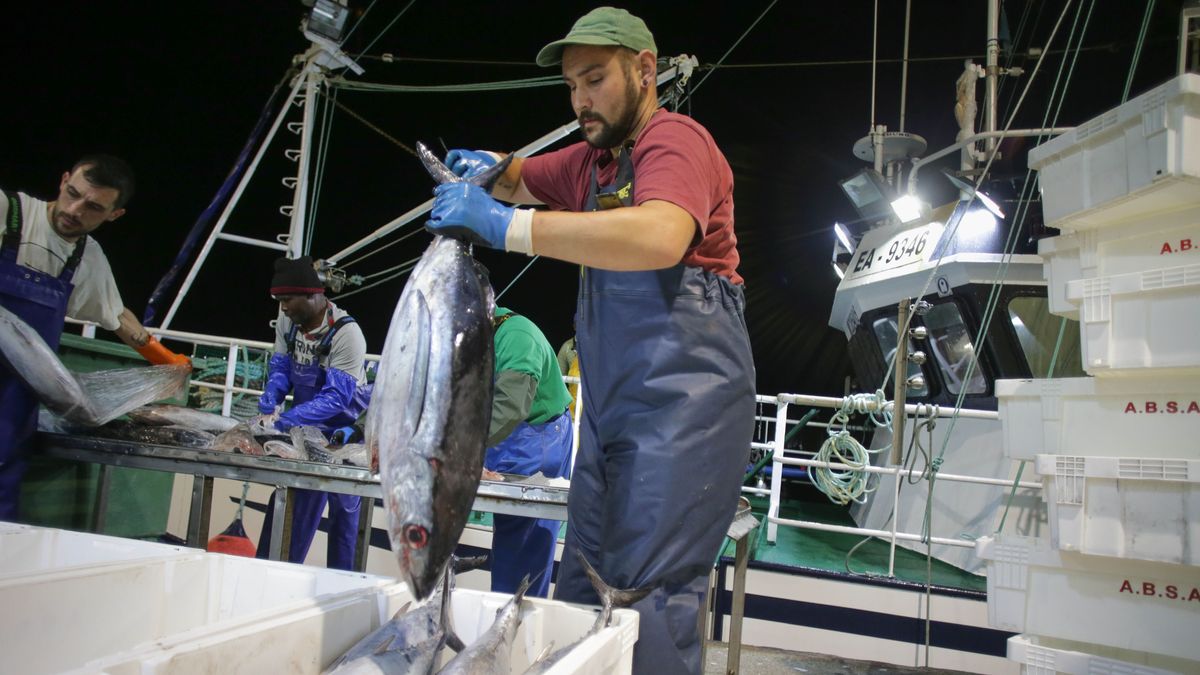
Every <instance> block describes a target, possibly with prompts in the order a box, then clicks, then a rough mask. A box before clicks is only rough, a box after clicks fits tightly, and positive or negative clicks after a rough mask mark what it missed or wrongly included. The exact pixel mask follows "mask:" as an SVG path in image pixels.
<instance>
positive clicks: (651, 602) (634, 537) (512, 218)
mask: <svg viewBox="0 0 1200 675" xmlns="http://www.w3.org/2000/svg"><path fill="white" fill-rule="evenodd" d="M537 62H538V64H539V65H542V66H554V65H559V64H561V68H562V75H563V80H564V81H565V82H566V84H567V88H568V89H569V90H570V92H571V107H572V109H573V110H574V112H575V115H576V117H577V118H578V120H579V125H580V131H581V132H582V134H583V137H584V140H583V141H582V142H579V143H576V144H574V145H571V146H568V147H566V148H563V149H561V150H558V151H555V152H550V153H547V154H544V155H540V156H535V157H529V158H524V159H522V158H514V159H513V161H512V163H511V164H510V165H509V167H508V170H507V171H506V172H505V174H504V175H503V176H502V177H501V178H500V180H499V181H498V182H497V183H496V185H495V187H494V188H493V191H492V194H493V195H494V196H496V197H498V198H500V199H503V200H505V201H508V202H515V203H518V204H545V205H547V206H549V207H550V210H534V209H522V208H514V207H509V206H506V205H504V204H502V203H500V202H498V201H496V200H495V199H493V198H492V196H491V195H488V194H487V193H486V192H485V191H484V190H483V189H482V188H479V187H476V186H473V185H470V184H469V183H447V184H444V185H440V186H438V187H437V189H436V191H435V192H436V195H437V197H436V200H435V202H434V207H433V211H432V213H431V216H430V220H429V222H428V223H427V224H426V227H427V229H429V230H431V231H433V232H435V233H437V234H443V235H450V236H459V237H463V238H465V239H467V240H469V241H472V242H474V243H479V244H483V245H486V246H490V247H492V248H497V249H502V250H507V251H515V252H521V253H524V254H526V255H541V256H547V257H551V258H556V259H559V260H563V261H566V262H570V263H576V264H579V265H581V266H582V267H583V270H582V275H581V277H580V287H579V303H578V314H577V316H576V318H575V321H576V345H577V347H578V350H579V360H580V366H581V379H582V385H581V386H582V388H583V397H584V400H585V401H587V404H586V405H585V406H584V419H583V421H582V423H581V425H580V443H579V451H578V456H577V457H576V465H575V469H574V474H573V475H572V478H571V492H570V497H569V506H568V521H567V522H568V524H567V535H566V547H565V550H564V552H563V555H562V562H561V564H560V566H559V571H558V580H557V587H556V590H555V595H554V597H555V598H556V599H559V600H567V601H571V602H589V603H593V604H595V603H596V602H597V598H596V595H595V593H594V592H593V591H592V588H591V586H590V584H589V582H588V580H587V578H586V576H585V574H584V572H583V569H582V565H581V564H580V563H579V562H578V560H577V558H576V555H577V554H576V552H578V553H579V554H581V555H582V556H583V558H585V559H586V560H587V561H588V562H589V563H590V564H591V565H592V566H593V567H595V569H596V570H597V571H598V572H599V573H600V576H601V577H602V578H603V579H604V581H605V582H607V583H608V584H609V585H611V586H616V587H620V588H651V589H653V591H652V592H651V593H650V595H649V596H647V597H646V598H644V599H643V600H640V601H638V602H637V603H636V604H635V605H634V606H633V607H634V609H636V610H637V611H638V612H639V613H640V615H641V621H640V624H639V629H638V641H637V645H636V646H635V648H634V672H636V673H653V674H654V675H663V674H664V673H683V672H687V673H700V672H702V671H703V664H702V663H700V647H701V644H702V640H703V637H702V636H701V635H700V631H699V628H698V618H699V615H700V612H702V611H704V605H703V600H704V597H705V594H706V591H707V587H708V575H709V572H710V570H711V569H712V564H713V560H714V558H715V557H716V555H717V552H718V550H719V549H720V546H721V543H722V540H723V538H724V536H725V532H726V529H727V528H728V526H729V523H730V521H731V520H732V518H733V515H734V511H735V508H736V503H737V498H738V492H739V489H740V485H741V479H742V474H743V472H744V471H745V467H746V462H747V460H748V458H749V450H750V438H751V434H752V431H753V429H752V427H753V420H754V362H753V359H752V357H751V353H750V341H749V337H748V335H747V333H746V324H745V319H744V309H745V296H744V292H743V282H742V278H741V277H740V276H739V275H738V273H737V266H738V262H739V257H738V252H737V238H736V237H735V236H734V231H733V172H732V171H731V170H730V168H729V163H728V162H727V161H726V159H725V157H724V155H723V154H722V153H721V151H720V150H719V149H718V148H717V145H716V143H715V142H714V141H713V139H712V136H711V135H710V134H709V133H708V131H707V130H706V129H705V128H704V127H703V126H701V125H700V124H699V123H697V122H696V121H694V120H692V119H691V118H689V117H686V116H683V115H679V114H675V113H672V112H669V111H666V110H663V109H660V108H659V106H658V97H657V91H656V85H657V81H656V78H657V74H658V73H657V48H656V46H655V44H654V37H653V35H651V33H650V31H649V29H647V27H646V24H645V23H644V22H643V21H642V20H641V19H639V18H637V17H635V16H633V15H631V14H629V13H628V12H626V11H624V10H620V9H614V8H612V7H600V8H598V9H595V10H593V11H591V12H589V13H588V14H586V15H584V16H583V17H581V18H580V19H579V20H578V21H576V22H575V25H574V26H573V27H572V28H571V30H570V32H569V33H568V34H567V36H566V37H565V38H563V39H561V40H557V41H555V42H551V43H550V44H548V45H546V47H544V48H543V49H542V50H541V51H540V52H539V53H538V56H537ZM498 158H499V155H497V154H494V153H489V152H482V151H471V150H452V151H450V153H449V155H448V156H447V158H446V163H447V164H448V165H449V166H450V167H451V169H453V170H454V171H455V173H457V174H458V175H460V176H470V175H474V174H475V173H477V172H479V171H482V170H483V169H486V168H487V167H488V166H490V165H492V164H494V163H495V162H496V161H497V159H498Z"/></svg>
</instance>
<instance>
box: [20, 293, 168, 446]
mask: <svg viewBox="0 0 1200 675" xmlns="http://www.w3.org/2000/svg"><path fill="white" fill-rule="evenodd" d="M4 368H7V369H8V370H10V371H12V373H13V374H14V375H15V376H16V377H17V378H19V379H20V380H21V381H22V382H24V383H25V386H27V387H28V388H29V389H30V391H32V392H33V393H34V394H36V395H37V397H38V400H39V401H41V402H42V405H44V406H46V408H47V409H48V410H50V411H51V412H53V413H54V414H55V415H58V416H59V417H61V418H62V419H63V420H65V421H67V422H68V423H70V424H76V425H80V426H85V427H97V426H100V425H101V424H104V423H105V422H109V421H111V420H114V419H116V418H118V417H120V416H121V415H124V414H125V413H127V412H129V411H130V410H133V409H134V408H137V407H139V406H142V405H145V404H147V403H150V402H152V401H158V400H160V399H164V398H170V397H172V396H177V395H179V393H180V392H182V391H183V390H184V388H185V387H186V385H187V379H188V373H190V372H191V367H189V366H178V365H172V366H150V367H147V368H118V369H115V370H100V371H96V372H92V373H74V372H71V371H70V370H68V369H67V367H66V366H64V365H63V362H62V360H61V359H59V357H58V354H56V353H55V352H54V350H53V349H50V345H48V344H46V341H45V340H43V339H42V336H41V335H39V334H38V333H37V331H35V330H34V329H33V328H31V327H30V326H29V324H27V323H25V322H24V321H22V320H21V318H20V317H18V316H17V315H15V314H13V313H12V312H10V311H9V310H8V309H6V308H4V307H0V369H4Z"/></svg>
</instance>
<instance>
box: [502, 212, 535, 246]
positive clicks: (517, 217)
mask: <svg viewBox="0 0 1200 675" xmlns="http://www.w3.org/2000/svg"><path fill="white" fill-rule="evenodd" d="M504 249H505V250H506V251H513V252H516V253H524V254H525V255H530V256H531V255H533V209H513V215H512V220H510V221H509V222H508V231H507V232H505V233H504Z"/></svg>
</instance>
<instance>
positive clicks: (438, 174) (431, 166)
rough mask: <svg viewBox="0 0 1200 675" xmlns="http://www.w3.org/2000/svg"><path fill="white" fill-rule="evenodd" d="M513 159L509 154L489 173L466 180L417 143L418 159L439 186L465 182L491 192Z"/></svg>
mask: <svg viewBox="0 0 1200 675" xmlns="http://www.w3.org/2000/svg"><path fill="white" fill-rule="evenodd" d="M512 157H513V156H512V155H511V154H509V155H508V156H507V157H505V158H504V159H502V160H500V161H499V162H496V163H495V164H494V165H492V166H490V167H488V169H487V171H484V172H483V173H480V174H479V175H476V176H471V177H470V178H466V179H464V178H460V177H459V176H456V175H455V174H454V172H453V171H451V170H450V167H448V166H446V165H445V163H443V162H442V160H440V159H438V157H437V155H435V154H433V151H431V150H430V149H429V148H428V147H426V146H425V144H424V143H422V142H420V141H417V159H419V160H421V164H423V165H425V170H426V171H428V172H429V175H430V176H432V177H433V181H434V182H435V183H437V184H438V185H441V184H442V183H462V182H464V181H465V182H467V183H471V184H472V185H478V186H479V187H481V188H483V189H485V190H487V191H489V192H490V191H491V189H492V186H493V185H495V183H496V181H497V180H498V179H499V178H500V175H501V174H503V173H504V172H505V171H506V170H507V169H508V165H509V164H511V163H512Z"/></svg>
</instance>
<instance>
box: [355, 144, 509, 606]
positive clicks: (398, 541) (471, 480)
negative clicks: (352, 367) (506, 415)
mask: <svg viewBox="0 0 1200 675" xmlns="http://www.w3.org/2000/svg"><path fill="white" fill-rule="evenodd" d="M417 148H418V151H419V152H420V153H421V159H422V162H424V164H425V166H426V168H427V169H429V172H430V173H431V174H432V175H433V176H434V179H435V180H437V181H438V182H447V181H453V180H458V178H457V177H455V176H454V174H453V173H451V172H450V170H449V169H447V168H446V166H445V165H444V164H442V163H441V162H440V161H438V159H437V158H436V157H434V156H433V155H432V154H431V153H430V152H429V150H428V149H427V148H425V146H423V145H421V144H419V143H418V144H417ZM506 166H507V162H504V163H500V164H497V165H496V166H495V167H492V169H491V170H489V171H488V172H486V173H484V174H482V175H480V176H477V177H475V178H472V179H470V180H471V182H473V183H476V184H478V185H483V186H487V185H490V184H491V183H492V182H494V181H495V179H496V177H498V176H499V175H500V174H501V173H502V172H503V171H504V168H505V167H506ZM494 307H495V302H494V300H493V297H492V290H491V286H490V285H489V284H488V282H487V280H486V278H484V276H483V275H482V274H481V273H480V270H479V268H478V266H477V264H476V263H475V260H474V259H473V258H472V257H471V251H470V248H469V247H468V246H467V244H465V243H463V242H461V241H459V240H457V239H452V238H449V237H442V236H435V237H434V238H433V243H431V244H430V245H429V248H428V249H427V250H426V251H425V254H424V255H423V256H422V257H421V261H420V262H419V263H417V266H416V268H415V269H414V270H413V273H412V276H411V277H410V278H409V280H408V283H407V284H405V286H404V292H403V293H402V294H401V295H400V301H399V302H398V303H397V304H396V310H395V312H394V313H393V314H392V322H391V325H390V327H389V328H388V335H387V341H386V342H385V343H384V346H383V352H382V353H381V354H380V369H379V375H378V376H377V377H376V379H375V391H374V393H373V394H372V397H371V406H370V411H369V413H368V414H367V427H366V441H367V447H368V448H369V450H370V453H371V455H372V457H377V458H378V461H379V478H380V482H381V483H382V487H383V502H384V506H386V507H387V516H388V536H389V537H390V539H391V542H392V551H393V552H394V553H395V554H396V559H397V560H398V561H399V563H400V573H401V575H402V577H403V579H404V581H405V582H407V583H408V585H409V588H410V589H412V591H413V594H414V595H415V596H416V597H417V598H420V599H424V598H426V597H428V596H429V594H430V593H431V592H432V591H433V589H434V586H435V585H436V584H437V581H438V580H439V579H440V578H441V575H442V570H443V568H444V567H445V566H446V561H448V560H449V559H450V555H451V554H452V553H453V552H454V547H455V545H457V543H458V538H459V536H461V535H462V531H463V527H464V526H465V525H466V523H467V516H468V515H469V514H470V512H471V504H472V503H473V502H474V500H475V492H476V490H477V489H478V488H479V476H480V472H481V470H482V469H483V453H484V442H485V441H486V437H487V431H488V424H489V423H490V421H491V415H492V360H493V346H492V314H493V311H494Z"/></svg>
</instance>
